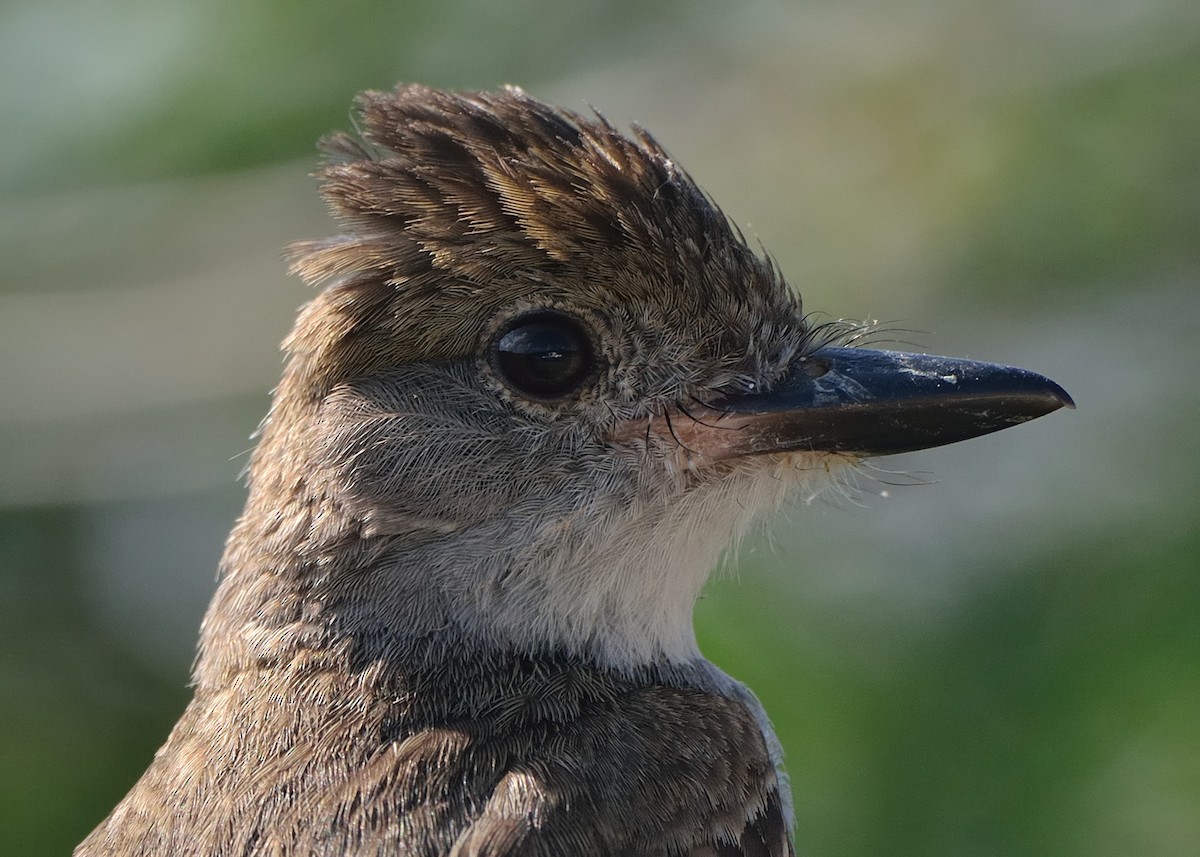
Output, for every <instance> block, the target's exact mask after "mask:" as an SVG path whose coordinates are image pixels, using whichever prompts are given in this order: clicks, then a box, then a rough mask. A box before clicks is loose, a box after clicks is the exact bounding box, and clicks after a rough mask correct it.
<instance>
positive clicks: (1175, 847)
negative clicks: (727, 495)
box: [0, 0, 1200, 857]
mask: <svg viewBox="0 0 1200 857" xmlns="http://www.w3.org/2000/svg"><path fill="white" fill-rule="evenodd" d="M1198 9H1200V6H1197V5H1196V4H1195V3H1188V2H1183V0H1147V2H1143V3H1137V4H1135V3H1129V4H1077V3H1068V2H1066V0H1059V2H1054V1H1053V0H1051V2H1049V3H1043V4H1023V5H1014V4H1002V5H1001V6H995V5H987V4H962V3H953V2H950V0H927V2H915V0H914V2H904V3H901V4H895V3H884V2H883V0H846V2H842V3H837V4H833V3H793V4H785V3H780V2H773V1H772V0H753V2H749V3H742V4H725V3H717V2H715V0H713V2H701V3H680V2H664V3H641V2H637V3H635V2H631V0H622V1H621V2H608V3H603V2H596V3H583V4H560V5H559V6H551V5H547V4H535V3H532V2H516V3H508V4H489V3H484V2H481V0H450V2H438V3H434V2H427V0H420V2H406V3H397V2H384V1H383V0H354V2H351V3H342V4H331V3H321V2H315V0H303V2H282V0H265V1H264V0H260V2H252V3H249V4H246V3H233V2H228V0H203V2H195V0H190V2H189V0H168V2H158V3H150V2H147V0H120V2H114V3H108V4H90V3H87V2H84V0H67V2H62V3H56V4H41V3H35V2H32V0H14V2H9V3H8V4H5V5H4V7H3V8H0V72H2V73H0V81H2V82H0V115H3V116H5V117H6V118H5V134H4V141H5V146H4V147H3V148H0V194H3V200H2V204H0V259H3V260H4V266H5V271H6V272H7V273H6V275H5V276H4V277H3V278H0V854H14V855H17V854H19V855H29V857H37V855H58V854H63V853H66V852H67V851H69V849H70V847H71V846H72V845H73V844H75V843H76V842H78V841H79V840H80V839H81V838H82V837H83V836H84V835H85V834H86V832H87V831H88V830H89V829H90V828H91V827H92V826H93V825H95V824H96V823H97V822H98V821H99V820H100V819H101V818H102V817H103V816H104V815H105V814H106V813H107V812H108V811H109V810H110V809H111V808H112V806H113V805H114V804H115V803H116V801H117V800H119V799H120V797H121V796H122V795H123V794H124V792H125V791H126V790H127V789H128V788H129V786H130V785H131V784H132V782H133V781H134V779H136V777H137V776H138V774H139V773H140V772H141V771H142V770H143V769H144V768H145V766H146V765H147V764H148V762H149V760H150V759H151V757H152V755H153V753H154V751H155V749H156V748H157V747H158V746H159V745H160V744H161V743H162V741H163V739H164V738H165V737H166V734H167V732H168V731H169V729H170V727H171V725H172V724H173V723H174V720H175V718H176V717H177V716H178V714H179V712H180V711H181V710H182V708H183V706H184V705H185V704H186V701H187V699H188V694H189V692H188V686H187V685H188V680H189V679H188V671H189V665H190V662H191V658H192V656H193V653H194V646H195V640H196V635H197V629H198V625H199V622H200V618H201V615H202V613H203V610H204V607H205V605H206V603H207V600H208V598H209V596H210V595H211V593H212V590H213V587H214V586H215V581H216V566H217V561H218V558H219V556H220V552H221V546H222V542H223V539H224V536H225V533H226V532H227V531H228V528H229V526H230V524H231V523H232V521H233V519H234V518H235V516H236V515H237V513H238V510H239V508H240V503H241V500H242V489H241V487H240V484H239V481H238V475H239V473H240V472H241V470H242V468H243V467H244V466H245V462H246V452H247V450H248V449H249V448H250V446H251V444H252V441H251V440H250V439H249V438H250V436H251V434H252V432H253V431H254V428H255V426H256V425H257V423H258V420H259V419H260V418H261V416H262V414H263V413H264V412H265V410H266V408H267V405H268V402H269V390H270V389H271V387H272V386H273V384H274V383H275V380H276V378H277V377H278V373H279V369H280V356H279V352H278V343H279V341H280V340H281V339H282V338H283V336H284V335H285V334H286V332H287V329H288V328H289V326H290V324H291V321H292V319H293V317H294V312H295V308H296V307H297V306H299V305H300V304H301V303H303V302H304V301H305V300H306V299H307V297H308V293H307V291H306V289H305V287H303V286H302V285H301V284H299V283H298V282H296V281H295V280H294V279H290V278H288V277H287V275H286V263H285V262H284V261H282V259H281V255H282V251H283V247H284V246H285V245H286V243H287V242H288V241H291V240H295V239H299V238H312V237H317V236H320V235H323V234H327V233H328V232H329V230H331V229H333V228H334V226H333V225H332V224H331V222H330V221H329V220H328V219H327V217H326V215H325V213H324V210H323V206H322V203H321V202H320V200H319V198H318V196H317V194H316V189H315V183H314V182H313V181H312V179H310V178H309V177H308V175H307V174H308V173H309V172H311V170H312V169H313V168H314V166H315V163H316V161H315V158H316V155H315V149H314V143H315V141H316V139H317V138H318V137H319V136H320V135H321V134H324V133H326V132H328V131H331V130H334V129H344V128H349V127H350V122H351V118H350V106H351V101H352V98H353V96H354V93H355V92H357V91H358V90H360V89H364V88H385V87H390V86H392V85H393V84H394V83H395V82H396V81H400V80H405V81H410V80H416V81H421V82H425V83H429V84H432V85H438V86H456V87H493V86H497V85H500V84H502V83H517V84H520V85H522V86H524V87H525V88H526V89H528V90H529V91H531V92H532V93H533V94H534V95H537V96H539V97H542V98H545V99H547V100H551V101H554V102H557V103H560V104H562V105H564V106H566V107H570V108H572V109H577V110H587V109H589V105H594V106H595V107H597V108H599V109H601V110H603V111H604V112H605V113H606V115H608V116H609V117H610V118H611V119H612V120H613V121H614V122H617V123H618V124H622V125H628V124H629V123H630V122H632V121H637V122H639V123H642V124H644V125H645V126H646V127H648V128H649V129H650V130H651V131H652V132H653V133H654V134H655V136H656V137H658V138H659V139H660V141H661V142H663V143H664V144H665V145H666V146H667V147H668V148H669V149H670V150H671V151H672V153H673V154H674V155H675V156H676V157H677V158H678V159H679V160H680V162H681V163H682V164H683V165H684V166H685V167H686V168H687V169H688V170H689V171H690V172H691V173H692V174H693V176H694V177H695V178H696V179H697V180H698V181H699V182H700V184H701V185H703V186H704V187H705V188H706V189H707V190H709V191H710V192H711V193H712V195H713V196H714V198H715V199H716V200H717V201H718V203H720V204H721V205H723V206H724V207H725V209H726V211H727V212H728V214H729V215H730V216H731V217H732V218H733V219H734V220H735V221H736V222H737V224H738V225H739V226H741V227H742V228H743V229H744V230H745V232H746V234H747V235H748V236H750V238H751V240H761V241H762V243H763V245H764V246H765V247H766V248H767V249H768V250H769V251H770V252H771V253H772V254H773V255H774V256H775V257H776V258H777V260H778V261H779V263H780V266H781V268H782V269H783V271H784V273H785V275H786V276H787V277H788V278H789V280H790V281H791V282H792V283H793V284H794V285H795V286H796V287H797V288H799V289H800V290H801V291H802V292H803V294H804V298H805V302H806V306H807V307H808V308H810V309H812V310H820V311H823V312H825V313H828V314H830V315H833V316H835V317H836V316H848V317H858V318H866V317H875V318H879V319H882V320H883V322H884V325H883V326H884V328H885V331H886V332H883V333H881V334H880V335H879V339H880V340H881V344H884V345H888V344H895V343H900V344H902V345H903V347H907V348H919V349H928V350H930V351H940V352H943V353H956V354H960V355H962V356H968V357H977V358H981V359H993V360H998V361H1001V362H1008V363H1015V364H1021V365H1026V366H1028V367H1029V368H1031V369H1035V370H1037V371H1040V372H1043V373H1045V374H1047V375H1050V376H1051V377H1053V378H1055V380H1057V381H1059V382H1061V383H1062V384H1063V385H1064V386H1065V387H1066V388H1067V389H1068V390H1069V391H1070V392H1071V393H1072V394H1073V395H1074V397H1075V399H1076V401H1077V402H1078V403H1079V409H1078V410H1077V411H1074V412H1064V413H1057V414H1054V415H1052V416H1051V417H1047V418H1046V419H1044V420H1039V421H1036V422H1035V423H1032V424H1030V425H1028V426H1024V427H1021V428H1017V429H1014V430H1012V431H1011V432H1004V433H1001V434H998V435H995V436H991V437H986V438H980V439H976V440H974V441H970V442H968V443H965V444H961V445H959V446H956V447H951V448H947V449H944V450H933V451H929V452H925V453H920V454H914V455H910V456H902V457H899V458H897V459H891V460H883V461H879V462H875V463H872V464H868V465H865V466H864V467H863V468H861V469H860V470H859V471H858V472H857V473H855V474H851V475H849V476H846V475H843V477H842V478H841V479H840V480H838V481H836V482H835V484H834V486H833V487H832V488H829V489H826V490H825V491H823V492H821V493H818V494H816V495H815V497H808V496H806V495H804V494H803V493H802V494H801V495H800V496H798V497H797V499H796V502H795V503H794V504H792V505H790V506H789V507H787V508H786V509H784V510H782V511H781V512H780V514H779V515H778V516H777V517H776V518H775V519H773V520H771V521H767V522H764V524H763V526H762V527H761V528H760V530H758V531H756V532H755V533H754V534H752V535H751V536H750V537H748V538H747V539H746V540H745V542H744V543H743V544H742V545H741V546H740V549H739V550H738V551H737V552H736V553H735V554H733V555H732V556H731V557H730V559H729V562H728V564H727V565H728V567H727V568H724V569H722V570H721V571H719V572H718V574H717V575H716V576H715V578H714V581H713V583H712V584H711V585H710V587H709V588H708V590H707V592H706V595H705V597H704V599H703V600H702V601H701V603H700V605H699V606H698V609H697V627H698V634H699V637H700V642H701V647H702V648H703V649H704V651H705V652H706V654H708V656H709V657H711V658H712V659H713V660H714V661H716V662H717V663H718V664H720V665H721V666H722V667H723V668H724V669H726V670H727V671H728V672H730V673H731V674H733V675H735V676H737V677H738V678H740V679H742V680H744V681H746V682H747V683H748V684H749V685H750V686H751V687H752V688H754V689H755V691H756V692H757V693H758V694H759V695H760V697H761V698H762V700H763V702H764V704H765V705H766V708H767V710H768V712H769V713H770V714H771V716H772V718H773V719H774V722H775V724H776V726H777V728H778V731H779V734H780V738H781V740H782V741H783V744H784V747H785V750H786V753H787V760H788V767H789V770H790V772H791V782H792V789H793V791H794V797H795V804H796V819H797V841H798V843H799V846H800V851H801V853H804V854H811V855H831V856H832V855H836V856H837V857H851V855H946V856H947V857H951V855H987V857H1026V855H1028V857H1034V855H1067V857H1070V855H1079V856H1080V857H1083V855H1087V857H1106V856H1107V855H1111V857H1118V855H1120V857H1124V855H1130V854H1153V855H1156V857H1175V855H1178V857H1184V855H1192V854H1195V853H1196V850H1197V846H1196V843H1197V842H1200V728H1197V724H1200V523H1197V522H1200V499H1198V495H1197V492H1196V490H1195V488H1196V478H1197V475H1198V474H1200V445H1198V444H1197V443H1196V441H1195V422H1196V418H1197V415H1198V414H1200V385H1198V384H1197V383H1196V378H1197V377H1200V346H1198V345H1197V342H1200V321H1198V319H1200V145H1198V144H1197V141H1200V98H1198V97H1197V94H1198V93H1200V12H1198V11H1197V10H1198Z"/></svg>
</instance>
